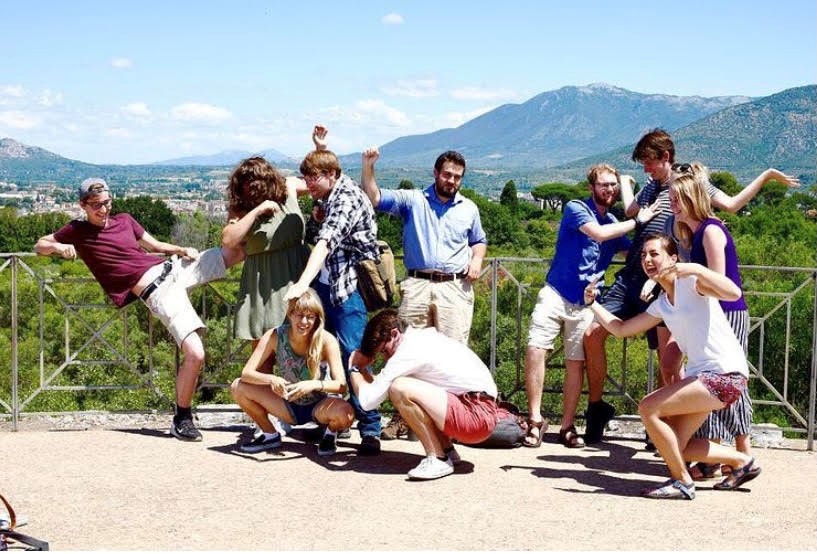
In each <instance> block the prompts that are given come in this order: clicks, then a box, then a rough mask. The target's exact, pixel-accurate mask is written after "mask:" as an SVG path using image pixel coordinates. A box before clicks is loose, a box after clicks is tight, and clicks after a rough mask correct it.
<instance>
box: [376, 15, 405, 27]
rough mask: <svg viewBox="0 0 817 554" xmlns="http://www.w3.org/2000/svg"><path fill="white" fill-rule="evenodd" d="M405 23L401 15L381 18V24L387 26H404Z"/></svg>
mask: <svg viewBox="0 0 817 554" xmlns="http://www.w3.org/2000/svg"><path fill="white" fill-rule="evenodd" d="M403 21H404V20H403V16H402V15H400V14H399V13H390V14H386V15H384V16H383V17H382V18H380V22H381V23H383V24H385V25H402V24H403Z"/></svg>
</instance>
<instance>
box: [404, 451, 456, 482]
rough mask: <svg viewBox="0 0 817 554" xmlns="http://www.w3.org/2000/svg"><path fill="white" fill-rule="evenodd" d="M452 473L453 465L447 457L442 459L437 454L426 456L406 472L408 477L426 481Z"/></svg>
mask: <svg viewBox="0 0 817 554" xmlns="http://www.w3.org/2000/svg"><path fill="white" fill-rule="evenodd" d="M452 473H454V465H453V464H452V463H451V462H450V461H449V460H448V459H446V461H442V460H441V459H439V458H438V457H437V456H426V457H425V458H423V461H421V462H420V464H419V465H418V466H417V467H415V468H414V469H412V470H411V471H409V472H408V476H409V479H417V480H421V481H428V480H430V479H439V478H440V477H445V476H446V475H451V474H452Z"/></svg>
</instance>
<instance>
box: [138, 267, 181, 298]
mask: <svg viewBox="0 0 817 554" xmlns="http://www.w3.org/2000/svg"><path fill="white" fill-rule="evenodd" d="M171 269H173V262H171V261H170V260H167V261H166V262H165V263H164V268H163V269H162V274H161V275H159V276H158V277H156V278H155V279H154V280H153V281H151V283H150V284H149V285H148V286H146V287H145V288H143V289H142V292H140V293H139V298H141V299H142V302H147V299H148V298H150V295H151V294H153V291H155V290H156V289H157V288H159V285H161V284H162V282H163V281H164V280H165V279H167V276H168V275H170V270H171Z"/></svg>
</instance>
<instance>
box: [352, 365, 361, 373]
mask: <svg viewBox="0 0 817 554" xmlns="http://www.w3.org/2000/svg"><path fill="white" fill-rule="evenodd" d="M349 373H360V368H359V367H357V366H356V365H353V366H352V367H350V368H349Z"/></svg>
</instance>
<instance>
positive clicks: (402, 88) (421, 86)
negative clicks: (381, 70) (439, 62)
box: [380, 79, 439, 98]
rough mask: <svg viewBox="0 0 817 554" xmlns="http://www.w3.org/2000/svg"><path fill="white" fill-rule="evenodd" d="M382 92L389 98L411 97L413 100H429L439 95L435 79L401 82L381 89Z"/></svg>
mask: <svg viewBox="0 0 817 554" xmlns="http://www.w3.org/2000/svg"><path fill="white" fill-rule="evenodd" d="M380 90H382V91H383V92H384V93H385V94H388V95H389V96H409V97H411V98H428V97H431V96H437V95H438V94H439V91H438V90H437V81H436V80H435V79H415V80H413V81H407V80H400V81H397V82H396V83H395V84H393V85H390V86H385V87H381V89H380Z"/></svg>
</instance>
